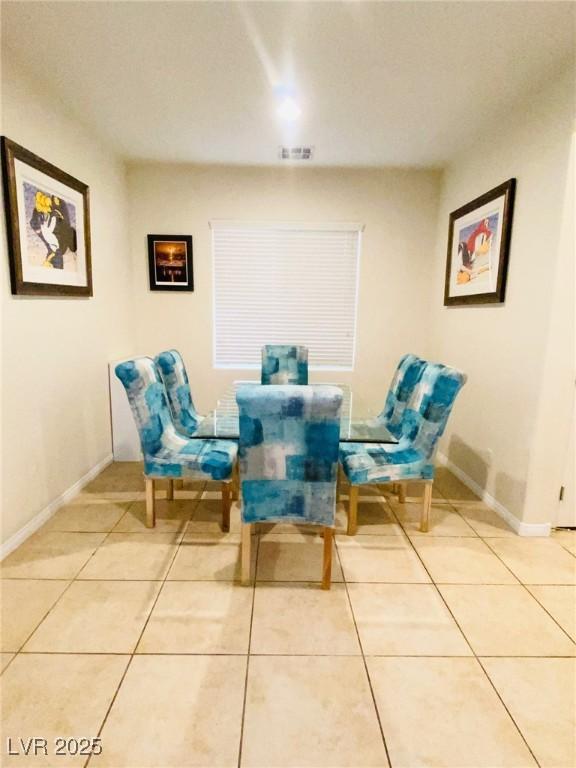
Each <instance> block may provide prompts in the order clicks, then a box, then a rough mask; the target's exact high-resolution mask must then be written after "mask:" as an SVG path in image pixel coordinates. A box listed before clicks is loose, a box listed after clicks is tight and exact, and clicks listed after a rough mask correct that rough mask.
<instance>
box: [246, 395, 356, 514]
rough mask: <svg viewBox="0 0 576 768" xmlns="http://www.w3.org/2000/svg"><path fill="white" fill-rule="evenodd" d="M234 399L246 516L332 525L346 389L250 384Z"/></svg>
mask: <svg viewBox="0 0 576 768" xmlns="http://www.w3.org/2000/svg"><path fill="white" fill-rule="evenodd" d="M236 400H237V402H238V407H239V412H240V441H239V446H238V456H239V463H240V480H241V484H242V501H243V504H242V519H243V521H244V522H246V523H252V522H258V521H261V520H284V521H287V522H294V523H313V524H316V525H324V526H333V525H334V517H335V510H336V473H337V467H338V445H339V440H340V407H341V405H342V391H341V390H340V389H338V387H332V386H326V385H322V386H294V385H284V386H274V385H272V386H267V387H262V386H259V385H246V386H243V387H240V388H239V390H238V391H237V393H236Z"/></svg>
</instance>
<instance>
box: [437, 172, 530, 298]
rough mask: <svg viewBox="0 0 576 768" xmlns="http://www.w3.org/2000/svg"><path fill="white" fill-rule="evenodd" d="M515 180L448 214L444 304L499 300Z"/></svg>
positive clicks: (503, 284)
mask: <svg viewBox="0 0 576 768" xmlns="http://www.w3.org/2000/svg"><path fill="white" fill-rule="evenodd" d="M515 188H516V179H508V181H506V182H504V183H503V184H500V185H499V186H498V187H495V188H494V189H491V190H490V192H486V194H484V195H481V196H480V197H477V198H476V199H475V200H472V201H471V202H470V203H467V204H466V205H463V206H462V207H461V208H458V209H457V210H456V211H453V212H452V213H451V214H450V225H449V229H448V254H447V259H446V282H445V287H444V304H445V305H446V306H454V305H458V304H460V305H461V304H494V303H502V302H503V301H504V297H505V294H506V277H507V273H508V256H509V251H510V236H511V232H512V212H513V208H514V192H515Z"/></svg>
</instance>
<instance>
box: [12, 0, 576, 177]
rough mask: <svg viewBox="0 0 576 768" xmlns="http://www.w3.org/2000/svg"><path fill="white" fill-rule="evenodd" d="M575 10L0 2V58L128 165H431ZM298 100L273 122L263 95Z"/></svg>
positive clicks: (534, 83) (561, 34) (493, 111)
mask: <svg viewBox="0 0 576 768" xmlns="http://www.w3.org/2000/svg"><path fill="white" fill-rule="evenodd" d="M575 9H576V6H575V5H574V4H573V3H571V2H558V3H557V2H518V1H512V2H411V1H410V0H404V1H403V2H314V3H312V2H292V3H290V2H260V3H252V2H247V3H243V2H207V3H204V2H138V1H136V2H116V1H114V2H107V1H103V2H101V1H93V2H90V1H88V0H85V1H84V2H49V1H48V2H46V1H44V2H3V3H2V42H3V53H4V55H10V56H14V57H15V58H16V59H17V61H18V62H19V63H20V65H21V67H22V68H23V69H24V70H26V71H27V72H28V74H29V75H31V76H32V77H33V78H34V79H35V80H36V81H37V82H38V84H39V87H40V88H41V90H42V91H43V92H47V93H50V94H52V95H53V97H54V98H57V99H60V100H61V101H63V102H65V103H66V105H67V106H68V109H69V110H70V111H71V112H72V113H73V114H75V115H76V116H77V117H79V118H80V119H81V120H82V121H83V122H85V123H87V124H89V125H90V126H91V128H92V130H93V131H94V132H95V133H97V134H98V135H99V136H101V137H102V138H103V139H104V140H105V141H106V142H107V143H108V144H109V145H111V146H112V147H113V148H114V149H115V150H116V151H117V152H118V153H120V154H121V155H122V156H124V157H126V158H128V159H138V160H160V161H177V162H196V163H198V162H200V163H239V164H251V165H252V164H257V165H262V164H264V165H269V164H277V163H279V162H280V161H279V160H278V147H279V145H280V144H282V143H285V144H300V143H305V144H311V145H313V146H314V147H315V155H314V160H313V164H315V165H336V166H343V165H352V166H383V165H395V166H416V167H419V166H422V167H438V166H441V165H443V164H444V163H445V162H446V161H447V159H449V157H450V156H451V155H452V154H453V153H454V152H455V151H458V150H459V149H461V148H463V147H465V146H466V145H467V144H469V143H470V142H471V141H473V140H474V138H475V137H476V136H477V135H478V134H479V133H480V132H482V130H484V129H485V128H486V127H487V126H488V125H489V124H493V123H495V121H497V120H500V119H504V120H505V119H506V115H507V113H508V110H509V109H510V106H511V105H512V104H514V103H516V102H518V101H522V100H525V99H528V98H529V95H530V93H535V92H536V91H537V90H538V89H539V88H541V87H543V85H544V84H545V82H546V81H547V80H549V79H551V78H553V77H554V76H555V75H556V74H557V73H558V72H559V71H560V70H561V69H562V68H563V67H566V66H569V65H570V62H571V57H572V56H573V55H574V13H575ZM279 84H283V85H285V86H286V85H287V86H289V87H292V88H293V89H294V93H295V96H296V99H297V101H298V102H299V104H300V107H301V109H302V116H301V118H300V120H299V121H297V122H296V123H293V124H286V123H282V121H281V120H280V119H279V118H278V117H277V115H276V111H275V108H276V101H275V98H276V97H275V95H274V88H275V87H277V86H278V85H279Z"/></svg>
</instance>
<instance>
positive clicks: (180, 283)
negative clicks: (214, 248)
mask: <svg viewBox="0 0 576 768" xmlns="http://www.w3.org/2000/svg"><path fill="white" fill-rule="evenodd" d="M148 270H149V273H150V290H151V291H193V290H194V275H193V272H192V236H191V235H148Z"/></svg>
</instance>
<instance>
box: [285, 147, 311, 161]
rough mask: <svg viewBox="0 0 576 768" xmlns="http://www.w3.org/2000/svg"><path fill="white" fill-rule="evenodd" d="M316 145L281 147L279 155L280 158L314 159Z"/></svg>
mask: <svg viewBox="0 0 576 768" xmlns="http://www.w3.org/2000/svg"><path fill="white" fill-rule="evenodd" d="M313 155H314V147H304V146H302V147H280V148H279V149H278V157H279V158H280V160H312V157H313Z"/></svg>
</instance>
